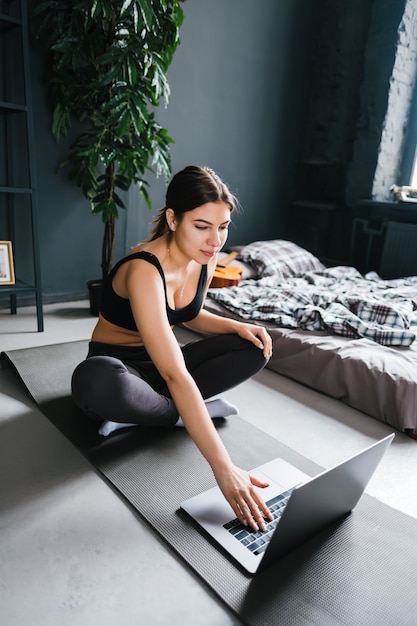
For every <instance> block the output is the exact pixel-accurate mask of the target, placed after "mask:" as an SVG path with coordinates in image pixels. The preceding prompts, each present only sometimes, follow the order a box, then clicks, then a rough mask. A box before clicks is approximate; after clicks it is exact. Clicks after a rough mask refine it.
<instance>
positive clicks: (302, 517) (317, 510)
mask: <svg viewBox="0 0 417 626" xmlns="http://www.w3.org/2000/svg"><path fill="white" fill-rule="evenodd" d="M393 438H394V434H391V435H388V436H387V437H384V439H381V440H380V441H377V442H376V443H374V444H372V445H370V446H369V447H367V448H366V449H365V450H363V451H362V452H359V453H358V454H355V455H354V456H352V457H350V458H348V459H347V460H346V461H343V462H342V463H339V464H338V465H336V466H334V467H332V468H331V469H329V470H325V471H323V472H322V473H320V474H319V475H318V476H315V477H314V478H311V477H310V476H308V475H307V474H305V473H304V472H302V471H300V470H299V469H297V468H296V467H294V466H293V465H291V464H290V463H287V462H286V461H284V460H283V459H281V458H277V459H274V460H272V461H270V462H268V463H265V464H264V465H261V466H259V467H257V468H256V469H254V470H252V471H251V472H250V473H251V474H253V475H254V476H257V477H258V478H260V479H261V480H263V481H266V482H268V483H269V487H266V488H265V489H260V493H261V495H262V498H263V500H264V502H266V504H267V505H268V507H269V508H270V510H271V512H272V513H273V515H274V521H273V522H269V521H268V520H266V522H267V530H266V531H265V532H263V531H257V532H255V531H253V530H251V529H250V528H249V527H245V526H243V524H241V523H240V522H239V521H238V520H236V519H234V513H233V511H232V508H231V507H230V505H229V504H228V502H227V501H226V500H225V498H224V496H223V494H222V493H221V491H220V489H219V488H218V487H213V488H212V489H209V490H208V491H205V492H203V493H200V494H198V495H196V496H194V497H192V498H189V499H188V500H185V501H184V502H182V503H181V504H180V507H181V509H182V510H183V511H185V512H186V513H187V514H188V515H190V516H191V517H192V518H193V519H194V520H195V521H196V522H197V523H198V524H199V526H201V527H202V528H203V529H204V530H205V531H206V532H207V533H209V535H210V536H211V537H212V538H213V539H214V540H215V541H216V542H217V543H218V544H220V546H221V547H222V548H223V549H224V550H225V551H226V552H228V553H229V555H230V556H232V557H233V558H234V559H235V560H236V561H237V562H238V563H239V564H240V565H241V566H242V567H243V568H244V569H245V570H246V571H247V572H249V573H251V574H254V573H256V572H258V571H261V570H263V569H265V568H267V567H269V566H270V565H272V564H273V563H275V562H276V561H277V560H278V559H280V558H281V557H283V556H284V555H285V554H287V553H288V552H290V551H291V550H293V549H294V548H296V547H297V546H299V545H300V544H301V543H303V542H304V541H306V540H307V539H309V538H310V537H312V536H313V535H315V534H316V533H318V532H319V531H321V530H323V529H324V528H326V527H328V526H329V525H330V524H332V522H335V521H336V520H338V519H340V518H342V517H343V516H346V515H347V514H348V513H350V511H351V510H352V509H353V508H354V506H355V505H356V504H357V502H358V501H359V499H360V497H361V496H362V494H363V492H364V490H365V488H366V486H367V484H368V482H369V480H370V479H371V477H372V475H373V473H374V472H375V470H376V468H377V466H378V464H379V462H380V461H381V459H382V457H383V456H384V454H385V452H386V450H387V449H388V447H389V445H390V444H391V441H392V440H393Z"/></svg>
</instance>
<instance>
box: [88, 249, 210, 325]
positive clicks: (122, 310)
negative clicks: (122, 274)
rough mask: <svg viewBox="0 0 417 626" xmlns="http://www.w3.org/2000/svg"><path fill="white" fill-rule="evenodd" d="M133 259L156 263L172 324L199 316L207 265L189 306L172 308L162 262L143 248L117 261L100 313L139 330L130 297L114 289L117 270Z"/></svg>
mask: <svg viewBox="0 0 417 626" xmlns="http://www.w3.org/2000/svg"><path fill="white" fill-rule="evenodd" d="M132 259H143V260H144V261H148V262H149V263H151V264H152V265H154V266H155V267H156V269H157V270H158V272H159V273H160V275H161V278H162V282H163V284H164V291H165V303H166V311H167V315H168V321H169V323H170V324H171V326H175V325H176V324H182V323H183V322H189V321H190V320H192V319H194V318H195V317H197V315H198V314H199V312H200V309H201V307H202V304H203V298H204V293H205V290H206V282H207V265H203V266H202V267H201V274H200V279H199V281H198V287H197V292H196V294H195V297H194V299H193V300H192V301H191V302H190V304H187V306H185V307H184V308H182V309H171V307H170V306H169V305H168V300H167V289H166V283H165V275H164V271H163V269H162V267H161V264H160V263H159V261H158V259H157V257H156V256H155V255H154V254H152V253H151V252H145V251H144V250H142V251H141V252H135V254H130V255H129V256H127V257H124V258H123V259H121V260H120V261H119V262H118V263H116V265H115V266H114V267H113V269H112V270H111V272H110V274H109V275H108V277H107V279H106V280H105V282H104V286H103V295H102V299H101V306H100V313H101V315H102V316H103V317H104V319H106V320H107V321H108V322H111V323H112V324H115V325H116V326H120V327H121V328H126V329H127V330H135V331H137V330H138V329H137V326H136V323H135V320H134V317H133V313H132V308H131V306H130V302H129V299H128V298H122V297H121V296H119V295H117V293H116V292H115V291H114V289H113V278H114V275H115V274H116V272H117V270H118V269H119V267H120V266H121V265H123V263H126V262H127V261H131V260H132Z"/></svg>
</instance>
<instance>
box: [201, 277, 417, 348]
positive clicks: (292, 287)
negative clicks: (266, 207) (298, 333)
mask: <svg viewBox="0 0 417 626" xmlns="http://www.w3.org/2000/svg"><path fill="white" fill-rule="evenodd" d="M208 295H209V297H210V298H212V299H213V300H216V301H217V302H218V303H219V304H221V305H222V306H224V307H225V308H226V309H229V310H230V311H232V312H233V313H235V314H237V315H239V316H240V317H241V318H243V319H245V320H251V321H255V322H256V321H259V322H263V323H265V322H267V323H270V324H274V325H276V326H281V327H284V328H300V329H303V330H310V331H325V332H327V333H331V334H336V335H343V336H346V337H352V338H360V337H366V338H367V339H371V340H373V341H375V342H377V343H380V344H382V345H386V346H404V347H408V346H410V345H411V344H412V343H413V341H414V339H415V338H416V333H417V276H411V277H407V278H399V279H393V280H383V279H381V278H380V277H379V276H378V274H376V272H369V273H368V274H366V275H364V276H363V275H362V274H360V272H358V270H356V269H355V268H353V267H348V266H337V267H331V268H326V269H324V270H321V271H311V272H306V273H304V274H302V275H296V276H292V277H290V278H287V279H285V280H284V281H283V280H282V279H278V278H277V277H274V276H269V277H265V278H261V279H259V280H245V281H242V282H241V283H240V285H239V286H235V287H228V288H221V289H210V290H209V294H208ZM413 326H414V328H412V327H413Z"/></svg>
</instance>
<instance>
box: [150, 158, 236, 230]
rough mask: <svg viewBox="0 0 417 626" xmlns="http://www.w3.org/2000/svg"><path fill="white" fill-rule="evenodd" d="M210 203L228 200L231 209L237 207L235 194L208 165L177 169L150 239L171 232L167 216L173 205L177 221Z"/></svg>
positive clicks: (155, 220)
mask: <svg viewBox="0 0 417 626" xmlns="http://www.w3.org/2000/svg"><path fill="white" fill-rule="evenodd" d="M207 202H225V203H226V204H228V205H229V206H230V211H234V210H235V209H237V207H238V202H237V199H236V198H235V196H234V195H233V194H232V193H231V192H230V191H229V189H228V187H227V185H225V183H224V182H223V181H222V180H221V179H220V178H219V176H218V175H217V174H216V173H215V172H214V171H213V170H212V169H210V168H209V167H206V166H203V167H200V166H198V165H188V166H187V167H185V168H184V169H183V170H181V171H179V172H177V174H175V176H174V177H173V178H172V180H171V182H170V183H169V185H168V188H167V192H166V196H165V206H164V207H163V208H162V209H159V211H158V213H157V215H156V217H155V219H154V220H153V222H152V223H153V228H152V230H151V233H150V236H149V241H153V240H154V239H157V237H161V235H164V234H165V233H168V232H169V228H168V224H167V221H166V218H165V212H166V210H167V209H168V208H171V209H172V210H173V211H174V213H175V217H176V218H177V220H178V221H181V219H182V217H183V215H184V213H187V212H188V211H192V210H193V209H196V208H197V207H199V206H201V205H202V204H206V203H207Z"/></svg>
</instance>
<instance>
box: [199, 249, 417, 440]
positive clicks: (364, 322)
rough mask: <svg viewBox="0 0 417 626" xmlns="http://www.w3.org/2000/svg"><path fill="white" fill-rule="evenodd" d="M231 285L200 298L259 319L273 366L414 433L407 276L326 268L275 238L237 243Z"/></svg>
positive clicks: (415, 290) (414, 332)
mask: <svg viewBox="0 0 417 626" xmlns="http://www.w3.org/2000/svg"><path fill="white" fill-rule="evenodd" d="M237 250H238V257H237V259H236V261H234V262H233V264H234V265H237V266H238V267H240V269H241V270H242V278H241V281H240V283H239V285H237V286H236V285H234V286H231V287H226V288H224V287H223V288H211V289H209V293H208V297H207V300H206V304H205V307H206V308H207V309H208V310H210V311H213V312H216V313H218V314H220V315H223V316H226V317H230V318H233V319H238V320H244V321H251V322H256V323H258V324H263V325H264V326H266V327H267V328H268V330H269V332H270V334H271V336H272V338H273V347H274V353H273V356H272V358H271V359H270V361H269V364H268V367H269V368H270V369H272V370H273V371H275V372H277V373H279V374H281V375H283V376H286V377H289V378H291V379H293V380H296V381H298V382H300V383H303V384H304V385H307V386H309V387H311V388H313V389H315V390H317V391H320V392H322V393H325V394H327V395H329V396H331V397H333V398H337V399H338V400H341V401H342V402H345V403H346V404H348V405H349V406H351V407H353V408H355V409H358V410H360V411H362V412H364V413H366V414H368V415H370V416H372V417H374V418H376V419H378V420H380V421H383V422H386V423H388V424H390V425H391V426H393V427H394V428H396V429H397V430H399V431H402V432H405V433H407V434H409V435H411V436H414V437H415V436H416V434H417V341H416V337H417V277H416V276H410V277H405V278H399V279H392V280H382V279H381V278H380V277H379V276H378V275H377V274H376V273H375V272H370V273H368V274H366V275H361V274H360V273H359V271H358V270H356V269H355V268H354V267H348V266H335V267H326V266H324V265H323V264H322V263H321V262H320V260H319V259H318V258H317V257H315V256H314V255H312V254H311V253H310V252H308V251H307V250H305V249H303V248H301V247H300V246H298V245H296V244H295V243H293V242H290V241H285V240H271V241H256V242H253V243H251V244H248V245H247V246H242V247H238V248H237Z"/></svg>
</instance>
